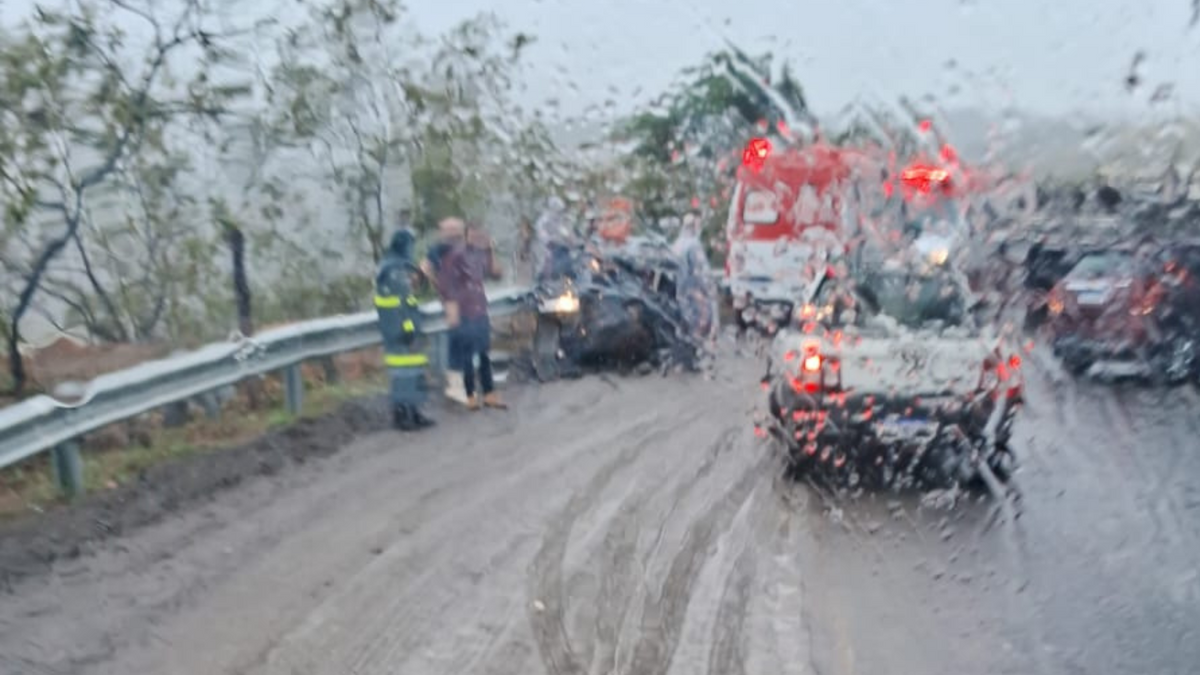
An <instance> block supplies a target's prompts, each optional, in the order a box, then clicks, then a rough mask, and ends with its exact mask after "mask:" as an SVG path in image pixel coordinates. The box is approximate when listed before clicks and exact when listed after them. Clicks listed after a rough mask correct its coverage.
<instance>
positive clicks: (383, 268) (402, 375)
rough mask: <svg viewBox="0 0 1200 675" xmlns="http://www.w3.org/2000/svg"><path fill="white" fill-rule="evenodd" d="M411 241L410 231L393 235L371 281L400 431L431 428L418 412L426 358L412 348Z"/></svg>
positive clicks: (416, 332)
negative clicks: (373, 283) (373, 287)
mask: <svg viewBox="0 0 1200 675" xmlns="http://www.w3.org/2000/svg"><path fill="white" fill-rule="evenodd" d="M414 242H415V238H414V236H413V233H412V231H411V230H408V229H402V230H400V231H398V232H396V234H395V235H393V236H392V241H391V244H390V245H389V246H388V250H387V252H386V253H385V254H384V256H383V260H382V261H381V262H380V263H379V272H378V274H376V276H375V309H376V311H378V312H379V331H380V332H381V333H382V334H383V351H384V364H385V365H386V366H387V370H388V380H389V381H390V383H391V398H390V400H391V404H392V415H393V421H394V423H395V425H396V428H398V429H400V430H402V431H415V430H417V429H423V428H425V427H429V426H433V420H431V419H429V418H428V417H426V416H425V415H424V414H422V412H421V404H423V403H425V401H426V398H427V395H428V390H427V387H426V381H425V370H426V368H427V367H428V365H429V357H428V356H427V355H426V354H425V353H424V352H422V351H420V350H419V349H418V344H417V341H418V338H419V337H420V333H421V325H420V320H421V315H420V311H419V307H418V305H419V303H418V302H417V298H416V296H415V295H413V293H412V282H411V275H412V274H413V272H414V271H415V269H416V267H415V265H414V263H413V243H414Z"/></svg>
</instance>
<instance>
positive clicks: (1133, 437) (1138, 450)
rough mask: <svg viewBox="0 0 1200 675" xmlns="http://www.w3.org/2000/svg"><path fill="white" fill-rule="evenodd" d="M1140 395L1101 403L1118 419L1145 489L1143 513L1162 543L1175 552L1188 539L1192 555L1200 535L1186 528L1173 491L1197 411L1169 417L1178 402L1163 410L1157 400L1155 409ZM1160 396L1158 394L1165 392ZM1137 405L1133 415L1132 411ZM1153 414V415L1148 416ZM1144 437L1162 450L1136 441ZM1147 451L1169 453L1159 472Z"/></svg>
mask: <svg viewBox="0 0 1200 675" xmlns="http://www.w3.org/2000/svg"><path fill="white" fill-rule="evenodd" d="M1138 393H1141V392H1127V391H1122V392H1111V393H1110V395H1109V396H1107V397H1105V403H1106V404H1107V405H1108V406H1109V407H1110V408H1111V410H1112V415H1111V417H1112V418H1114V419H1118V420H1119V424H1118V425H1117V426H1118V428H1120V429H1122V430H1123V431H1124V433H1123V437H1122V438H1123V440H1124V441H1125V442H1124V443H1123V446H1124V447H1125V449H1126V451H1127V452H1128V454H1129V456H1130V463H1131V464H1132V465H1133V466H1134V468H1135V470H1136V472H1137V474H1138V477H1139V479H1140V480H1141V482H1142V485H1144V486H1145V488H1143V490H1141V491H1139V492H1140V493H1141V496H1142V499H1144V500H1145V501H1146V503H1147V505H1148V506H1149V508H1148V509H1147V512H1148V513H1149V514H1150V515H1151V517H1152V518H1153V519H1154V521H1155V525H1156V527H1157V528H1158V530H1159V532H1160V533H1162V534H1165V535H1166V540H1167V541H1168V543H1169V544H1170V546H1171V547H1173V548H1174V547H1178V546H1180V545H1181V544H1182V543H1183V542H1182V541H1181V540H1183V539H1186V540H1187V542H1186V543H1187V544H1188V545H1189V549H1190V550H1196V549H1197V548H1200V536H1198V535H1197V532H1196V531H1195V530H1194V529H1193V528H1191V527H1188V521H1189V518H1188V514H1187V508H1186V507H1185V506H1184V505H1183V504H1181V503H1180V499H1179V495H1178V491H1177V489H1176V487H1177V481H1178V479H1179V477H1180V475H1181V473H1180V470H1181V468H1182V465H1183V464H1184V460H1185V459H1186V458H1187V457H1186V455H1187V452H1188V448H1194V447H1195V445H1194V443H1195V438H1196V429H1195V424H1194V423H1193V422H1192V421H1191V420H1190V419H1189V416H1190V415H1194V414H1195V412H1194V411H1184V412H1182V414H1178V415H1176V414H1173V413H1174V412H1178V411H1173V410H1172V409H1171V408H1172V407H1173V406H1175V405H1177V401H1176V402H1174V403H1171V404H1167V405H1164V403H1165V401H1161V400H1160V401H1159V402H1157V404H1152V403H1151V402H1149V401H1147V400H1145V399H1146V398H1147V397H1145V396H1137V394H1138ZM1159 393H1160V395H1161V394H1162V393H1165V392H1159ZM1130 399H1133V400H1130ZM1135 406H1136V408H1137V410H1136V413H1137V414H1135V413H1134V412H1132V411H1131V410H1130V408H1131V407H1135ZM1148 409H1149V410H1148ZM1151 410H1152V411H1153V415H1148V414H1146V413H1147V412H1150V411H1151ZM1151 417H1157V419H1151ZM1163 417H1165V418H1166V419H1165V420H1164V419H1163ZM1164 427H1165V428H1164ZM1145 438H1151V439H1154V438H1157V439H1159V440H1161V441H1163V443H1162V445H1161V446H1160V445H1158V444H1155V443H1153V442H1151V443H1143V442H1139V440H1140V439H1145ZM1189 441H1190V442H1189ZM1147 450H1149V451H1155V452H1165V453H1167V454H1168V459H1167V461H1166V462H1165V464H1164V465H1161V466H1163V468H1162V469H1161V470H1156V467H1157V466H1160V465H1158V464H1157V463H1155V462H1154V459H1155V458H1149V459H1148V458H1147V453H1146V452H1145V451H1147Z"/></svg>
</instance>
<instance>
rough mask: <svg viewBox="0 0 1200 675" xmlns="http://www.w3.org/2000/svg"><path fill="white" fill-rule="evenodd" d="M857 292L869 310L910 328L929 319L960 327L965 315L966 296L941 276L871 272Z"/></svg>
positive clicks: (925, 322)
mask: <svg viewBox="0 0 1200 675" xmlns="http://www.w3.org/2000/svg"><path fill="white" fill-rule="evenodd" d="M859 293H860V295H862V296H863V298H864V299H865V300H866V303H865V304H866V306H867V307H868V308H869V309H870V310H871V311H873V312H877V313H879V314H884V315H886V316H889V317H891V318H893V319H895V320H896V321H897V322H898V323H900V324H901V325H904V326H908V327H910V328H920V327H921V326H923V325H925V324H927V323H929V322H931V321H941V322H942V323H943V324H945V325H947V326H961V325H962V323H963V320H964V316H965V311H964V310H965V305H966V302H965V298H964V297H963V295H962V293H961V292H960V290H959V288H958V286H957V285H956V284H954V283H953V282H952V281H951V280H950V279H947V278H946V277H945V276H943V275H918V274H908V273H899V272H897V273H884V274H873V275H871V276H869V277H867V278H866V279H863V280H862V281H861V282H860V283H859Z"/></svg>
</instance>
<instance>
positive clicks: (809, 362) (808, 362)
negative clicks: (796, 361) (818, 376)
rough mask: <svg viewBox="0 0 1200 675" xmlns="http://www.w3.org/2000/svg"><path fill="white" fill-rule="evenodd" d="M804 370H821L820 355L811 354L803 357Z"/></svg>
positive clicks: (811, 371) (812, 371) (813, 371)
mask: <svg viewBox="0 0 1200 675" xmlns="http://www.w3.org/2000/svg"><path fill="white" fill-rule="evenodd" d="M804 370H805V372H809V373H815V372H818V371H820V370H821V355H820V354H813V355H812V356H806V357H804Z"/></svg>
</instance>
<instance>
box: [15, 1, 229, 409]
mask: <svg viewBox="0 0 1200 675" xmlns="http://www.w3.org/2000/svg"><path fill="white" fill-rule="evenodd" d="M177 7H178V11H177V12H176V13H175V14H174V16H173V17H171V18H170V19H167V20H164V19H163V18H162V17H160V15H159V10H158V5H157V3H146V4H144V5H135V4H133V2H132V0H77V2H76V3H75V4H74V5H73V6H72V7H71V8H70V9H68V10H65V11H62V12H52V11H49V10H45V9H42V8H38V9H36V10H35V14H34V17H33V19H32V25H30V26H29V27H28V28H27V29H26V30H25V31H24V34H23V35H21V36H19V37H18V38H17V39H15V40H11V41H10V42H9V43H8V44H6V45H5V48H4V50H3V51H2V52H0V73H2V74H3V75H2V76H0V77H2V79H3V80H4V81H5V83H6V86H5V88H4V89H3V91H0V199H2V200H3V201H4V204H5V219H6V227H17V228H22V229H25V228H29V227H33V226H35V225H41V226H42V227H45V228H46V229H47V232H46V233H45V235H44V236H40V237H37V238H33V237H30V240H31V243H32V244H33V250H32V253H33V255H32V261H31V263H30V264H29V265H28V266H27V268H25V269H24V270H22V272H21V279H20V281H19V283H18V284H17V285H18V287H19V291H18V293H17V294H16V303H15V305H14V306H13V307H12V308H11V310H10V311H9V314H8V324H9V325H8V330H7V335H6V336H5V338H6V341H7V343H8V344H7V346H8V358H9V366H10V369H11V371H12V378H13V388H14V390H15V392H16V393H20V392H21V391H23V388H24V386H25V384H26V379H27V378H26V373H25V369H24V364H23V363H22V361H21V358H20V352H19V351H18V343H19V342H20V340H21V332H20V329H21V322H22V319H24V318H25V316H26V315H27V314H28V313H29V312H30V310H31V309H32V308H33V303H34V299H35V296H36V295H37V293H38V292H39V291H41V290H42V289H43V284H44V282H45V280H46V278H47V275H48V274H50V273H51V264H52V263H53V262H54V261H55V260H56V259H57V258H58V257H59V256H60V255H61V254H62V253H63V252H64V251H66V250H68V249H69V247H72V246H74V247H75V249H76V251H77V252H79V253H80V255H81V257H82V261H83V267H84V270H83V271H84V276H85V277H86V278H87V283H88V284H90V285H91V286H92V290H93V291H95V293H96V295H97V296H98V297H100V302H101V303H102V304H104V305H106V306H107V305H113V304H114V303H113V300H112V297H111V295H110V293H109V291H108V290H107V289H106V288H105V287H104V286H103V284H102V283H101V279H100V278H99V276H98V275H97V274H96V273H95V268H94V267H93V266H92V265H91V261H90V259H89V258H88V257H87V251H86V247H85V246H84V245H83V242H82V241H81V237H82V236H83V234H82V231H83V228H84V225H85V223H86V221H87V217H88V208H89V204H90V201H89V200H90V197H91V196H92V194H93V193H94V192H95V191H96V190H97V189H98V188H99V187H100V186H102V185H103V184H104V183H106V182H107V181H109V180H110V179H111V178H112V177H113V176H114V174H116V173H119V172H120V171H122V170H123V169H124V168H125V166H126V164H127V163H128V162H129V161H130V160H131V158H134V157H137V156H138V155H139V154H140V153H141V152H142V151H143V150H144V149H145V148H147V147H154V146H158V147H160V148H161V147H162V144H163V138H164V133H165V130H166V127H167V123H168V122H169V121H170V120H172V119H176V118H178V117H179V116H191V115H206V116H212V117H220V116H221V115H222V113H223V112H224V111H225V109H226V108H225V106H226V104H227V103H228V102H229V101H230V100H231V99H233V98H236V97H237V96H239V95H241V94H243V93H244V91H243V90H241V89H239V88H229V87H221V86H218V85H214V84H212V83H211V82H210V81H209V78H208V67H207V66H211V65H212V64H214V63H217V62H219V61H221V60H222V59H223V58H227V57H228V52H226V51H224V50H223V49H222V48H221V43H222V41H223V40H225V39H228V38H229V37H232V34H231V33H228V32H218V31H215V30H211V29H209V28H208V27H207V26H206V21H205V19H206V17H205V15H204V12H203V4H202V2H201V0H180V1H179V3H178V4H177ZM129 21H136V22H138V23H140V24H141V25H143V26H145V27H146V28H148V29H149V31H150V33H151V35H152V39H151V40H150V41H149V42H150V43H149V45H148V46H147V47H146V48H145V50H144V52H143V54H142V57H141V59H140V63H139V64H138V66H136V67H133V68H130V67H125V66H123V65H121V64H122V63H124V62H126V56H127V53H128V51H129V49H130V47H129V46H128V45H127V44H126V41H125V35H127V31H128V22H129ZM119 24H124V26H123V27H122V26H121V25H119ZM188 55H191V57H192V59H193V61H194V60H195V57H196V56H197V55H199V56H200V59H199V61H200V66H199V67H198V70H197V74H196V75H195V76H194V77H193V78H192V79H191V81H190V82H189V83H188V84H187V86H186V87H184V88H182V89H183V90H182V91H178V90H179V89H180V87H172V86H170V85H171V84H172V78H171V74H170V68H169V65H170V62H171V60H172V59H173V58H174V57H177V56H178V57H180V58H185V57H187V56H188ZM106 311H110V312H112V313H113V314H117V313H118V312H116V311H115V307H106Z"/></svg>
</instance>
